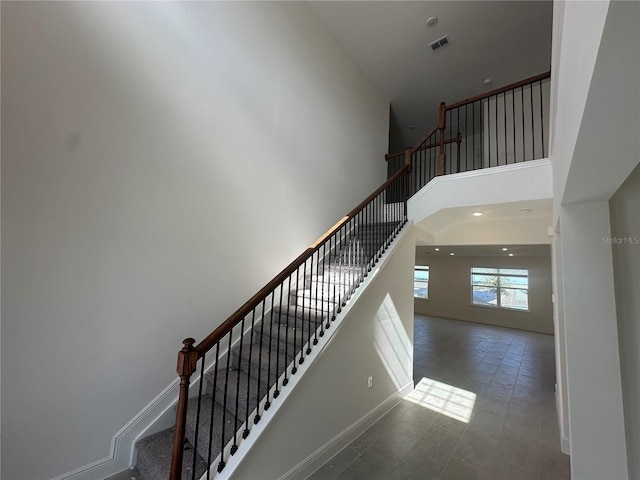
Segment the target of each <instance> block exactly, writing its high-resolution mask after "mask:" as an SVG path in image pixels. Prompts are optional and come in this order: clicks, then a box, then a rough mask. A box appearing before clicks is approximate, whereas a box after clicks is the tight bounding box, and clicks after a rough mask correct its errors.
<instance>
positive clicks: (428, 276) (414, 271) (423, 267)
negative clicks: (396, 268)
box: [413, 265, 431, 300]
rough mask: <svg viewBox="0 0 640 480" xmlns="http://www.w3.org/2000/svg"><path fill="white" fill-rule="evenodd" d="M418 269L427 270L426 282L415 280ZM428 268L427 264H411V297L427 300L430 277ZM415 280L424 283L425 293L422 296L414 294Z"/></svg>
mask: <svg viewBox="0 0 640 480" xmlns="http://www.w3.org/2000/svg"><path fill="white" fill-rule="evenodd" d="M418 271H422V272H427V280H426V282H425V281H424V280H416V272H418ZM430 275H431V274H430V269H429V265H414V266H413V298H414V300H415V299H418V300H429V278H430ZM416 282H419V283H420V284H426V285H425V286H426V293H425V296H424V297H419V296H416Z"/></svg>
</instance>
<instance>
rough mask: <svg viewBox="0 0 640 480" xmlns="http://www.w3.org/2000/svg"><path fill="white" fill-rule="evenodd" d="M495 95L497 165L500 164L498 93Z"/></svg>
mask: <svg viewBox="0 0 640 480" xmlns="http://www.w3.org/2000/svg"><path fill="white" fill-rule="evenodd" d="M495 97H496V127H495V129H496V167H497V166H498V165H500V161H499V160H500V153H499V150H498V95H495Z"/></svg>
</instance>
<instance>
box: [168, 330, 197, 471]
mask: <svg viewBox="0 0 640 480" xmlns="http://www.w3.org/2000/svg"><path fill="white" fill-rule="evenodd" d="M182 343H183V344H184V347H182V350H180V351H179V352H178V375H179V376H180V395H179V396H178V410H177V412H176V431H175V436H174V437H173V452H172V455H171V472H170V476H169V479H170V480H180V479H181V477H182V457H183V453H184V448H183V447H184V436H185V427H186V423H187V402H188V401H189V383H190V381H191V374H192V373H193V372H195V371H196V363H197V362H198V352H197V350H196V349H195V348H194V347H193V344H194V343H196V341H195V339H193V338H185V339H184V340H183V341H182Z"/></svg>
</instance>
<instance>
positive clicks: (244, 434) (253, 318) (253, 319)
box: [238, 308, 260, 438]
mask: <svg viewBox="0 0 640 480" xmlns="http://www.w3.org/2000/svg"><path fill="white" fill-rule="evenodd" d="M255 328H256V309H255V308H254V309H253V310H252V311H251V333H250V334H249V365H251V358H252V357H253V332H254V330H255ZM238 367H239V366H238ZM238 378H240V368H238ZM238 391H240V390H238ZM256 391H257V394H258V401H260V384H258V385H256ZM250 401H251V375H250V374H249V372H247V411H246V412H245V427H244V432H242V438H247V436H248V435H249V412H250V410H251V408H250V407H249V402H250Z"/></svg>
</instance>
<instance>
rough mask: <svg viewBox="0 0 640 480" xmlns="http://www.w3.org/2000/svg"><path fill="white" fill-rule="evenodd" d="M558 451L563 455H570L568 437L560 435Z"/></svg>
mask: <svg viewBox="0 0 640 480" xmlns="http://www.w3.org/2000/svg"><path fill="white" fill-rule="evenodd" d="M560 451H561V452H562V453H564V454H565V455H571V442H569V439H568V438H565V437H562V438H561V439H560Z"/></svg>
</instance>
